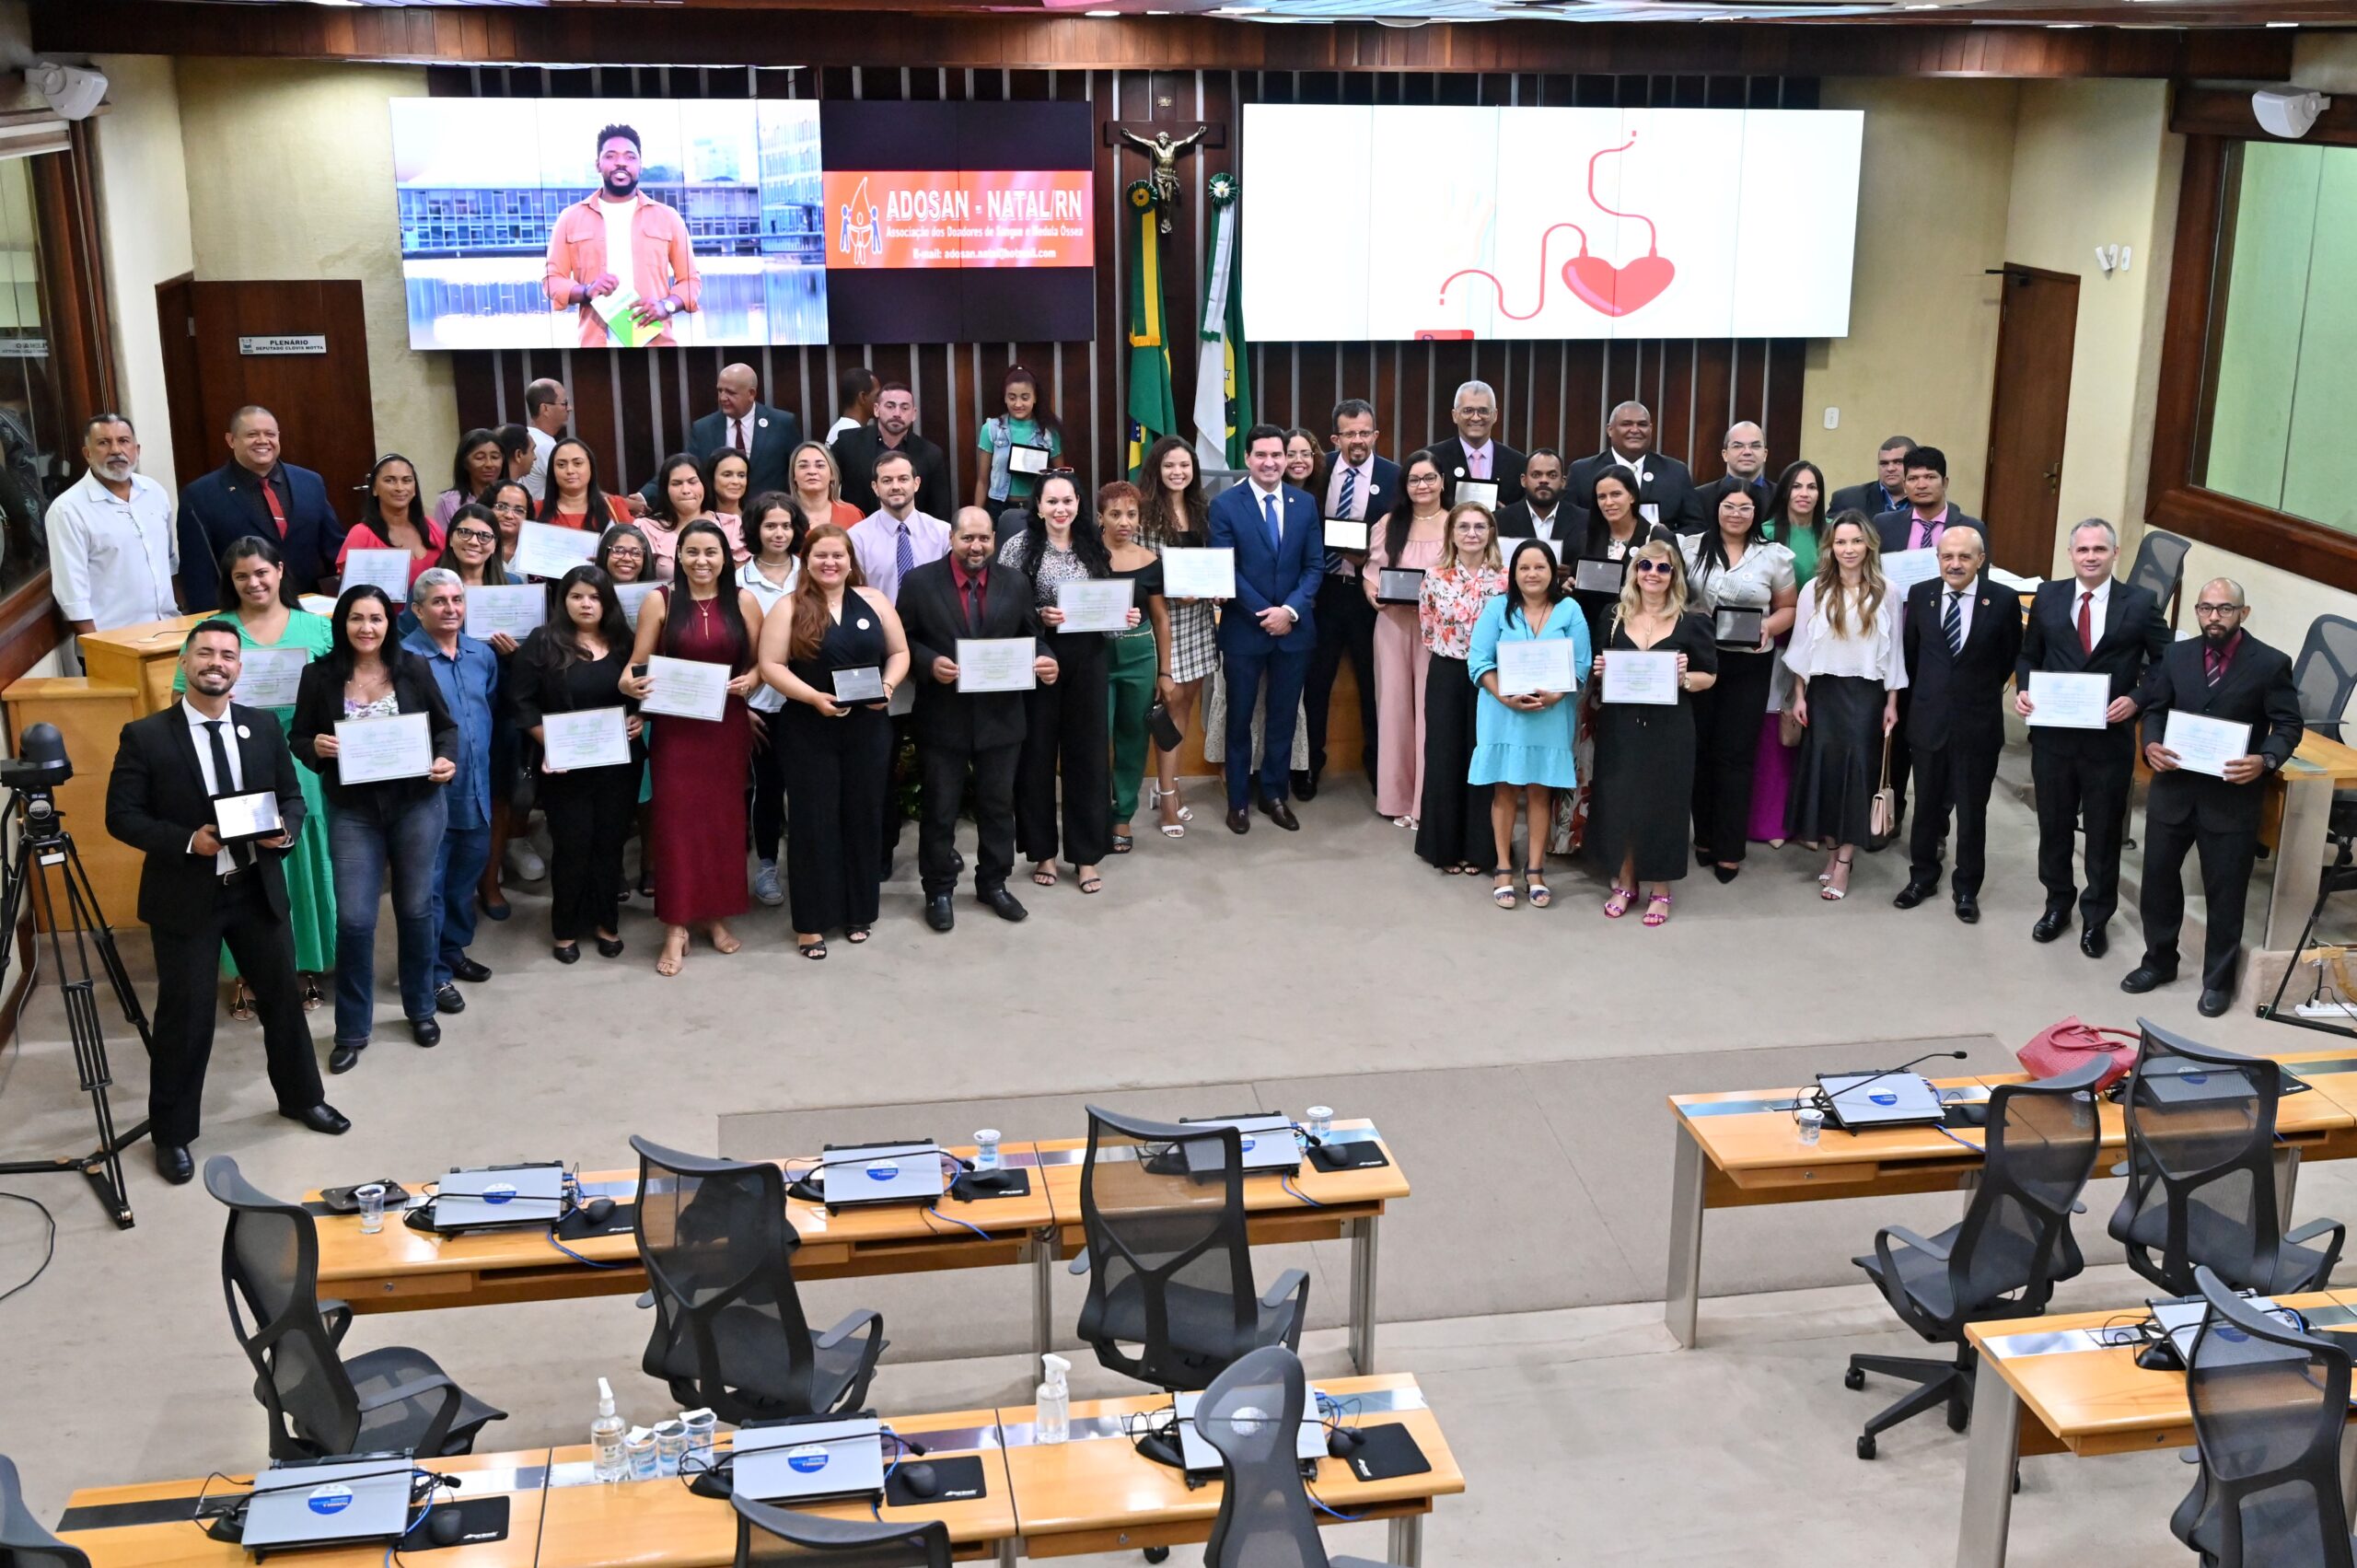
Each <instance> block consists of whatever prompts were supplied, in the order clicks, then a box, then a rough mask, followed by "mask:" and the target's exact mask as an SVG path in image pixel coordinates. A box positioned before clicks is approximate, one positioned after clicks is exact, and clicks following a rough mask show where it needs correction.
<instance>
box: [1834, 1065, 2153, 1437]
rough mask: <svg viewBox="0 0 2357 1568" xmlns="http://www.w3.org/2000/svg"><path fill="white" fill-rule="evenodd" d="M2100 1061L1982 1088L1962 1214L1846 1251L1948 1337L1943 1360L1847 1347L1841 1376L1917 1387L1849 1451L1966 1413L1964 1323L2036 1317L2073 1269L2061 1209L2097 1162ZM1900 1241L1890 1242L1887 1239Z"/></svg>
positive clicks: (1902, 1304)
mask: <svg viewBox="0 0 2357 1568" xmlns="http://www.w3.org/2000/svg"><path fill="white" fill-rule="evenodd" d="M2109 1068H2110V1063H2108V1062H2107V1061H2105V1060H2103V1059H2102V1058H2097V1059H2096V1060H2095V1061H2093V1062H2089V1063H2084V1065H2082V1066H2080V1067H2077V1068H2074V1069H2073V1070H2072V1071H2071V1072H2068V1073H2065V1074H2061V1075H2060V1076H2059V1077H2053V1078H2045V1079H2041V1080H2039V1081H2038V1082H2037V1083H2034V1084H2006V1085H2003V1086H2000V1087H1998V1088H1996V1089H1994V1090H1992V1091H1991V1093H1990V1096H1989V1121H1988V1127H1987V1130H1986V1139H1987V1143H1986V1147H1987V1151H1988V1154H1987V1158H1986V1159H1985V1160H1984V1161H1983V1163H1982V1165H1981V1168H1980V1186H1979V1187H1977V1188H1975V1189H1974V1190H1973V1193H1972V1202H1970V1203H1969V1204H1968V1205H1967V1206H1966V1208H1965V1211H1964V1218H1963V1220H1962V1221H1961V1222H1960V1223H1958V1224H1956V1225H1950V1226H1949V1227H1948V1228H1947V1229H1945V1230H1944V1231H1942V1232H1940V1234H1939V1235H1938V1236H1936V1237H1933V1238H1932V1239H1930V1240H1928V1241H1927V1240H1925V1239H1924V1238H1923V1237H1920V1236H1918V1235H1916V1234H1915V1233H1914V1232H1913V1231H1911V1230H1908V1229H1905V1228H1904V1227H1902V1226H1898V1225H1891V1226H1887V1227H1886V1228H1884V1229H1882V1230H1880V1231H1877V1232H1876V1233H1875V1249H1874V1251H1873V1252H1872V1253H1871V1254H1870V1255H1868V1256H1866V1257H1863V1258H1857V1259H1853V1260H1852V1261H1853V1262H1855V1263H1856V1264H1857V1265H1858V1267H1860V1268H1861V1269H1864V1271H1865V1272H1866V1274H1867V1276H1868V1277H1869V1278H1871V1279H1872V1280H1873V1281H1874V1282H1875V1284H1876V1285H1878V1286H1880V1287H1881V1290H1882V1293H1883V1295H1884V1296H1885V1297H1886V1298H1887V1299H1888V1300H1889V1302H1890V1306H1891V1310H1892V1311H1894V1312H1896V1313H1898V1318H1899V1321H1901V1322H1903V1323H1905V1324H1906V1325H1907V1326H1908V1327H1909V1328H1910V1329H1912V1330H1915V1331H1916V1332H1917V1333H1918V1334H1921V1335H1922V1337H1923V1338H1924V1339H1926V1340H1928V1341H1930V1342H1933V1343H1934V1344H1952V1345H1954V1346H1955V1347H1956V1359H1955V1360H1954V1361H1953V1362H1947V1361H1940V1360H1936V1359H1933V1358H1930V1357H1923V1356H1896V1355H1853V1356H1852V1357H1851V1358H1850V1370H1849V1371H1848V1372H1847V1373H1846V1374H1845V1375H1844V1376H1843V1377H1842V1382H1843V1383H1844V1384H1846V1385H1847V1386H1848V1387H1850V1388H1864V1387H1865V1386H1866V1376H1865V1375H1866V1374H1867V1373H1869V1372H1875V1373H1880V1374H1882V1375H1884V1376H1891V1377H1899V1378H1903V1379H1905V1380H1906V1381H1908V1382H1910V1383H1914V1384H1917V1385H1919V1387H1918V1388H1916V1389H1915V1390H1914V1391H1913V1392H1912V1393H1910V1394H1909V1395H1908V1396H1907V1397H1906V1398H1905V1399H1902V1400H1899V1401H1898V1403H1896V1404H1894V1405H1892V1406H1890V1407H1889V1408H1888V1409H1887V1410H1885V1411H1882V1412H1881V1413H1880V1414H1878V1415H1876V1416H1875V1417H1874V1419H1872V1420H1871V1421H1869V1422H1867V1423H1866V1429H1865V1431H1864V1433H1863V1434H1860V1436H1859V1438H1858V1458H1862V1459H1871V1458H1874V1457H1875V1434H1876V1433H1878V1432H1886V1431H1888V1430H1889V1429H1890V1428H1891V1427H1894V1426H1897V1425H1898V1424H1899V1423H1901V1422H1905V1421H1912V1420H1913V1419H1914V1418H1915V1417H1917V1416H1919V1415H1922V1413H1923V1412H1924V1411H1928V1410H1931V1409H1933V1408H1934V1407H1935V1406H1938V1405H1943V1404H1945V1406H1947V1412H1948V1427H1949V1429H1950V1430H1951V1431H1956V1432H1962V1431H1963V1430H1964V1429H1965V1426H1966V1425H1967V1424H1968V1423H1969V1422H1970V1421H1971V1419H1972V1375H1973V1371H1974V1369H1975V1360H1976V1358H1975V1356H1974V1354H1973V1351H1972V1347H1971V1346H1970V1345H1968V1344H1967V1343H1966V1342H1965V1338H1964V1326H1965V1325H1966V1324H1967V1323H1974V1322H1985V1321H1987V1320H1989V1319H1990V1318H2034V1317H2036V1316H2038V1314H2039V1313H2041V1312H2044V1311H2045V1310H2046V1303H2047V1298H2048V1297H2049V1296H2050V1295H2052V1294H2053V1290H2054V1283H2055V1281H2057V1280H2059V1279H2067V1278H2069V1277H2070V1276H2071V1275H2072V1274H2074V1273H2076V1272H2078V1270H2079V1267H2080V1264H2081V1260H2080V1257H2079V1253H2078V1249H2077V1248H2075V1247H2074V1246H2073V1245H2072V1244H2071V1213H2072V1210H2073V1206H2074V1205H2076V1204H2077V1202H2078V1201H2079V1194H2080V1193H2081V1192H2082V1191H2084V1190H2085V1188H2086V1185H2087V1177H2088V1175H2089V1174H2090V1173H2091V1172H2092V1171H2093V1170H2094V1169H2095V1164H2096V1145H2097V1144H2099V1143H2100V1142H2101V1140H2102V1123H2101V1121H2099V1119H2098V1118H2097V1116H2096V1097H2095V1086H2096V1082H2097V1080H2099V1079H2100V1078H2101V1077H2102V1076H2103V1074H2105V1073H2106V1072H2107V1071H2108V1070H2109ZM1894 1241H1896V1242H1898V1244H1899V1245H1898V1247H1896V1248H1894V1247H1893V1246H1892V1243H1893V1242H1894Z"/></svg>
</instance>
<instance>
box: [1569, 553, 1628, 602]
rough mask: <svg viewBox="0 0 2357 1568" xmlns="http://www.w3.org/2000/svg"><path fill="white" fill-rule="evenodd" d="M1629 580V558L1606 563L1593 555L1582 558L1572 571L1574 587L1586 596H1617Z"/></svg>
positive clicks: (1625, 557) (1623, 557)
mask: <svg viewBox="0 0 2357 1568" xmlns="http://www.w3.org/2000/svg"><path fill="white" fill-rule="evenodd" d="M1628 579H1629V558H1628V557H1627V556H1625V555H1624V556H1622V557H1621V558H1620V560H1618V561H1606V560H1602V559H1600V558H1598V557H1596V556H1593V555H1583V556H1581V557H1580V561H1579V564H1578V565H1577V566H1575V567H1573V569H1572V587H1574V588H1577V589H1578V590H1579V591H1580V592H1582V593H1584V594H1617V593H1619V592H1620V586H1621V584H1623V583H1625V582H1627V581H1628Z"/></svg>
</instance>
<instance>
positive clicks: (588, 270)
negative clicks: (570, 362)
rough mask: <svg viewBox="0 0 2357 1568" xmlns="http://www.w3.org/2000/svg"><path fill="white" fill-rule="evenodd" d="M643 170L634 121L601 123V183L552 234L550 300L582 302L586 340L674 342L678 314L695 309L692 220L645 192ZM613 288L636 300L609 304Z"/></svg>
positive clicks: (589, 343)
mask: <svg viewBox="0 0 2357 1568" xmlns="http://www.w3.org/2000/svg"><path fill="white" fill-rule="evenodd" d="M638 171H639V141H638V133H637V132H636V131H634V130H633V129H632V128H631V127H629V126H627V125H609V126H607V127H606V128H605V129H603V130H601V131H599V132H598V190H597V192H596V193H595V194H593V195H590V196H586V197H584V198H583V199H582V200H581V201H579V202H576V203H574V204H573V205H572V206H569V207H567V208H565V210H564V211H563V213H561V214H559V215H558V216H557V220H556V227H555V229H554V230H553V231H552V232H551V233H550V235H549V263H548V268H547V271H546V272H545V273H543V275H542V282H543V284H544V285H545V286H546V288H547V290H548V296H549V303H551V304H552V305H554V306H555V307H557V308H559V309H563V308H564V307H566V306H568V305H570V306H574V307H576V308H577V309H578V312H579V315H580V318H581V336H580V339H579V342H580V345H581V346H582V347H583V348H604V347H608V346H610V345H615V344H619V345H621V346H622V347H658V348H668V347H672V346H674V345H676V343H678V341H679V340H677V339H676V338H674V337H672V335H671V328H670V321H671V319H672V318H673V317H675V316H677V315H679V313H680V312H681V311H683V310H693V309H694V308H696V299H697V296H698V295H699V294H700V293H701V292H702V286H703V285H702V280H701V279H700V278H699V277H698V276H697V275H696V258H695V252H694V251H693V250H691V249H690V246H689V242H688V225H687V220H685V219H684V218H682V217H680V215H679V213H678V212H677V211H675V210H674V209H672V208H670V207H667V206H665V205H664V204H663V203H660V202H658V201H656V200H655V198H654V197H652V196H648V195H645V194H644V193H643V192H640V190H639V188H638ZM610 295H618V296H621V298H622V299H625V300H629V301H632V302H633V303H631V305H630V307H629V308H628V309H627V310H615V308H614V307H612V306H607V307H605V308H603V309H601V308H600V307H599V305H598V301H600V300H602V299H605V298H606V297H607V296H610ZM609 312H611V313H612V314H613V316H614V320H613V323H612V327H611V329H610V328H609V325H608V321H607V314H608V313H609ZM650 331H652V333H653V335H652V336H649V335H647V334H648V333H649V332H650Z"/></svg>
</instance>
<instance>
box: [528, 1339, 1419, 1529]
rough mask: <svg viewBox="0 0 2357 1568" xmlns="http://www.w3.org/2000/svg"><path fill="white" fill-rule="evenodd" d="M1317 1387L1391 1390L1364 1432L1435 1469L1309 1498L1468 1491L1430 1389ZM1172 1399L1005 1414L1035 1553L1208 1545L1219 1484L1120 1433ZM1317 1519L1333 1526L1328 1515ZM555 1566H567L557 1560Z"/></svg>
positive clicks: (1335, 1471)
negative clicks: (1412, 1449)
mask: <svg viewBox="0 0 2357 1568" xmlns="http://www.w3.org/2000/svg"><path fill="white" fill-rule="evenodd" d="M1313 1387H1315V1388H1320V1389H1323V1390H1324V1391H1325V1392H1327V1393H1328V1394H1330V1395H1332V1396H1333V1397H1334V1398H1336V1399H1338V1400H1348V1399H1349V1398H1351V1397H1352V1396H1353V1394H1364V1393H1370V1392H1375V1391H1378V1390H1379V1391H1387V1392H1391V1393H1393V1394H1394V1395H1395V1396H1397V1397H1399V1398H1400V1399H1401V1400H1402V1402H1403V1403H1405V1404H1408V1405H1409V1406H1411V1408H1408V1409H1403V1410H1396V1411H1373V1410H1370V1411H1362V1412H1360V1413H1359V1414H1358V1415H1357V1416H1356V1417H1355V1418H1354V1419H1356V1420H1357V1422H1358V1423H1360V1424H1362V1425H1365V1426H1380V1425H1388V1424H1391V1423H1399V1424H1401V1425H1404V1426H1406V1427H1407V1428H1408V1429H1409V1430H1410V1431H1411V1432H1412V1433H1414V1434H1415V1438H1416V1446H1418V1447H1419V1448H1421V1449H1422V1450H1423V1453H1424V1458H1426V1459H1427V1460H1429V1461H1431V1464H1432V1469H1431V1470H1430V1471H1428V1472H1427V1473H1424V1474H1422V1475H1412V1476H1401V1477H1399V1478H1397V1479H1396V1480H1392V1481H1356V1480H1353V1478H1352V1476H1351V1473H1350V1469H1349V1467H1348V1466H1346V1465H1344V1464H1343V1463H1342V1461H1341V1460H1340V1459H1333V1458H1326V1459H1320V1460H1319V1461H1318V1475H1317V1478H1316V1479H1315V1480H1314V1481H1311V1482H1310V1491H1311V1493H1312V1494H1313V1495H1314V1496H1316V1497H1317V1498H1318V1501H1320V1502H1322V1503H1324V1504H1326V1505H1327V1506H1328V1507H1329V1508H1332V1509H1334V1510H1336V1511H1337V1512H1339V1513H1343V1514H1350V1515H1353V1516H1362V1517H1365V1518H1374V1519H1382V1518H1392V1517H1397V1516H1400V1515H1403V1514H1422V1513H1429V1512H1430V1511H1431V1509H1432V1500H1433V1499H1434V1498H1435V1497H1445V1496H1453V1495H1455V1494H1456V1493H1461V1492H1463V1491H1464V1490H1465V1474H1464V1472H1463V1471H1462V1470H1461V1469H1458V1468H1457V1456H1456V1455H1454V1454H1452V1453H1451V1452H1450V1451H1449V1447H1448V1441H1447V1439H1446V1438H1445V1437H1443V1436H1442V1435H1441V1430H1440V1423H1439V1422H1438V1421H1436V1420H1435V1419H1434V1416H1433V1412H1432V1411H1430V1410H1428V1409H1425V1408H1424V1406H1423V1395H1422V1389H1421V1388H1418V1386H1417V1383H1416V1379H1415V1378H1414V1377H1413V1376H1410V1375H1408V1374H1405V1373H1388V1374H1384V1375H1381V1376H1373V1377H1338V1378H1318V1379H1316V1380H1315V1381H1314V1383H1313ZM1169 1405H1170V1399H1169V1396H1168V1395H1167V1394H1149V1395H1144V1396H1142V1397H1139V1398H1135V1399H1124V1400H1074V1401H1073V1407H1072V1419H1073V1429H1074V1435H1073V1440H1072V1441H1070V1442H1068V1443H1058V1444H1040V1443H1034V1442H1032V1441H1030V1437H1029V1433H1030V1426H1031V1423H1032V1421H1033V1419H1034V1417H1035V1415H1036V1414H1037V1411H1035V1410H1034V1409H1033V1408H1032V1407H1030V1406H1028V1405H1025V1406H1020V1407H1013V1408H1005V1409H1002V1410H1000V1411H998V1419H999V1426H1000V1431H1001V1433H1002V1434H1004V1440H1005V1442H1006V1443H1007V1445H1008V1446H1007V1448H1006V1450H1005V1458H1006V1469H1007V1475H1008V1477H1009V1479H1010V1481H1012V1483H1013V1486H1014V1490H1015V1499H1016V1516H1017V1519H1016V1523H1017V1524H1018V1525H1019V1526H1020V1527H1021V1529H1022V1532H1023V1550H1024V1555H1025V1556H1027V1557H1072V1556H1078V1555H1082V1554H1085V1553H1088V1552H1113V1551H1136V1550H1139V1549H1141V1548H1144V1547H1149V1546H1171V1545H1178V1544H1183V1543H1186V1542H1190V1541H1201V1540H1207V1539H1210V1537H1211V1527H1212V1522H1213V1520H1214V1519H1215V1518H1216V1517H1217V1516H1218V1515H1219V1504H1220V1494H1221V1485H1220V1483H1219V1482H1218V1481H1213V1482H1211V1483H1209V1484H1207V1485H1204V1486H1199V1487H1196V1488H1195V1489H1193V1490H1192V1491H1190V1490H1189V1489H1188V1486H1187V1481H1186V1477H1185V1476H1183V1475H1181V1474H1180V1473H1179V1471H1178V1470H1175V1469H1171V1468H1170V1467H1169V1466H1167V1465H1162V1464H1157V1463H1155V1461H1154V1460H1152V1459H1147V1458H1142V1457H1140V1456H1139V1454H1138V1453H1137V1452H1136V1450H1135V1449H1133V1448H1132V1446H1131V1445H1130V1442H1129V1440H1128V1439H1127V1438H1126V1437H1124V1436H1121V1435H1120V1434H1119V1425H1118V1423H1120V1421H1121V1419H1122V1418H1124V1417H1128V1416H1132V1415H1145V1414H1150V1413H1152V1412H1155V1411H1164V1410H1167V1409H1168V1408H1169ZM1097 1418H1105V1419H1107V1420H1108V1421H1109V1423H1113V1432H1114V1434H1112V1435H1106V1436H1096V1437H1091V1436H1086V1435H1084V1434H1083V1431H1084V1426H1085V1424H1086V1423H1089V1422H1091V1421H1094V1420H1097ZM1318 1520H1319V1522H1320V1523H1321V1524H1322V1523H1327V1522H1329V1521H1328V1520H1327V1519H1326V1516H1324V1515H1319V1516H1318ZM555 1568H565V1565H564V1564H563V1563H559V1564H556V1565H555Z"/></svg>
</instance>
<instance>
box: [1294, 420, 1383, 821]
mask: <svg viewBox="0 0 2357 1568" xmlns="http://www.w3.org/2000/svg"><path fill="white" fill-rule="evenodd" d="M1377 434H1378V432H1377V431H1376V428H1375V405H1374V404H1373V403H1370V402H1368V401H1365V400H1364V398H1345V399H1343V400H1342V401H1341V402H1339V403H1337V404H1335V405H1334V454H1333V460H1332V461H1331V462H1330V463H1329V464H1328V466H1327V472H1326V494H1324V495H1322V496H1320V497H1318V503H1319V508H1318V509H1319V511H1320V512H1321V513H1322V514H1323V516H1324V517H1347V518H1349V519H1351V520H1352V521H1353V522H1374V523H1377V524H1380V522H1381V520H1382V517H1383V515H1384V514H1385V513H1386V512H1387V511H1389V510H1390V509H1391V503H1392V502H1393V501H1395V500H1397V499H1399V464H1398V463H1395V462H1393V461H1392V460H1391V459H1388V458H1384V457H1378V456H1377V455H1376V450H1375V442H1376V435H1377ZM1319 533H1320V538H1321V540H1322V538H1323V534H1324V524H1323V522H1322V520H1321V522H1320V524H1319ZM1325 559H1326V564H1325V572H1324V575H1321V576H1320V577H1319V578H1318V646H1317V648H1316V649H1315V651H1313V652H1312V653H1311V654H1310V656H1309V679H1308V685H1307V687H1306V689H1305V690H1304V691H1303V695H1302V705H1303V707H1304V708H1305V709H1306V710H1307V714H1306V716H1307V718H1308V721H1309V771H1308V772H1296V773H1295V774H1294V776H1293V792H1294V794H1295V795H1296V796H1299V797H1300V798H1302V799H1304V800H1315V799H1317V798H1318V781H1319V780H1320V779H1322V778H1323V777H1324V776H1325V773H1326V726H1327V724H1328V722H1329V719H1330V717H1331V714H1329V709H1331V708H1332V707H1333V705H1334V677H1335V676H1336V675H1338V674H1340V673H1341V668H1342V660H1343V658H1344V657H1345V656H1348V657H1349V659H1350V661H1351V669H1352V670H1353V673H1354V674H1355V675H1356V676H1357V677H1358V688H1359V745H1360V753H1359V756H1360V761H1361V762H1362V763H1363V765H1364V768H1365V770H1366V777H1367V783H1368V784H1370V785H1372V784H1374V783H1375V721H1376V714H1375V606H1373V605H1371V604H1369V603H1367V601H1366V591H1365V589H1364V587H1361V586H1360V583H1359V573H1360V571H1361V569H1362V568H1364V566H1365V565H1366V552H1365V551H1364V550H1341V549H1336V548H1333V547H1331V546H1329V547H1327V549H1326V557H1325Z"/></svg>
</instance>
